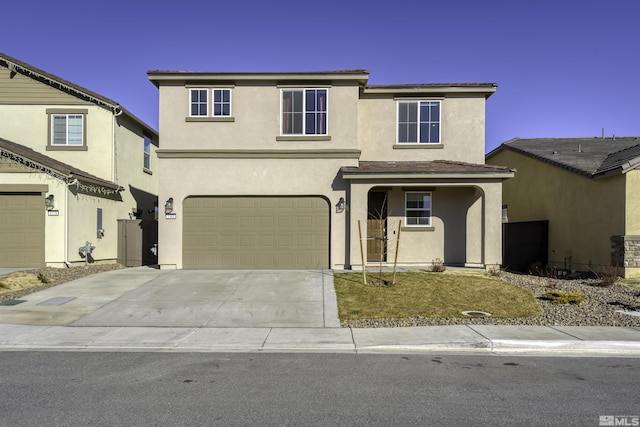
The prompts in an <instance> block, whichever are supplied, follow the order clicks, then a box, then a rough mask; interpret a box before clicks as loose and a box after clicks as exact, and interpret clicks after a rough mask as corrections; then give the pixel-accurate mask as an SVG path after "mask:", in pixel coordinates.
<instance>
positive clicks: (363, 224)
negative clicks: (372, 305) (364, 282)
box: [348, 181, 373, 270]
mask: <svg viewBox="0 0 640 427" xmlns="http://www.w3.org/2000/svg"><path fill="white" fill-rule="evenodd" d="M371 187H373V185H372V184H369V183H364V184H363V183H360V182H358V181H351V194H350V197H349V200H348V204H349V218H350V222H351V234H350V237H351V238H350V245H349V246H350V249H351V250H350V260H349V261H350V264H351V268H352V269H354V270H361V269H362V252H361V251H360V235H359V233H358V221H360V228H361V229H362V235H363V238H366V235H367V200H368V199H367V198H368V194H369V190H370V189H371ZM362 245H363V250H364V256H365V263H366V256H367V253H366V251H367V246H366V245H367V242H366V240H363V242H362Z"/></svg>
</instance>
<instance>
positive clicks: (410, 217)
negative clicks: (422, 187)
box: [405, 191, 431, 227]
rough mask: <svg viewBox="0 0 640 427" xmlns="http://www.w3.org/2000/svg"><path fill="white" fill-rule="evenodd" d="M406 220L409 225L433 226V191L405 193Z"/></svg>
mask: <svg viewBox="0 0 640 427" xmlns="http://www.w3.org/2000/svg"><path fill="white" fill-rule="evenodd" d="M405 220H406V224H407V225H408V226H427V227H429V226H431V192H430V191H427V192H424V191H420V192H418V191H415V192H414V191H408V192H406V193H405Z"/></svg>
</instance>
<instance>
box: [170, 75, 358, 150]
mask: <svg viewBox="0 0 640 427" xmlns="http://www.w3.org/2000/svg"><path fill="white" fill-rule="evenodd" d="M198 87H200V86H198ZM202 87H203V88H212V87H215V86H202ZM299 87H305V86H304V85H302V86H299ZM190 88H195V87H192V86H189V87H185V86H173V85H166V86H165V85H163V86H162V88H161V90H160V134H161V135H162V149H199V150H211V149H217V150H220V149H223V150H229V149H231V150H241V149H309V148H316V149H324V148H331V149H341V148H351V149H355V148H356V138H357V101H358V87H357V86H332V87H329V86H326V88H327V89H328V121H327V123H328V124H327V128H328V135H329V136H330V137H331V140H330V141H306V140H297V141H296V140H287V141H277V140H276V137H278V136H280V135H281V132H280V110H281V107H280V91H281V88H280V87H278V86H276V85H275V84H265V85H260V86H246V85H240V84H239V85H236V86H235V87H233V88H232V89H231V91H232V117H233V118H234V120H235V121H233V122H210V121H209V122H187V121H186V120H185V119H186V118H187V117H189V89H190ZM209 96H211V93H210V92H209Z"/></svg>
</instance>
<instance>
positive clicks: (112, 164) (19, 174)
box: [0, 53, 158, 267]
mask: <svg viewBox="0 0 640 427" xmlns="http://www.w3.org/2000/svg"><path fill="white" fill-rule="evenodd" d="M157 146H158V133H157V132H156V131H155V130H154V129H153V128H151V127H150V126H149V125H147V124H146V123H144V122H143V121H141V120H140V119H139V118H137V117H136V116H134V115H133V114H132V113H130V112H129V111H127V110H126V109H124V108H123V107H122V106H120V105H119V104H118V103H117V102H115V101H113V100H111V99H109V98H106V97H104V96H101V95H99V94H97V93H94V92H92V91H90V90H88V89H85V88H82V87H80V86H78V85H76V84H73V83H71V82H68V81H66V80H63V79H61V78H60V77H57V76H54V75H52V74H50V73H48V72H46V71H43V70H40V69H38V68H36V67H33V66H31V65H29V64H26V63H24V62H21V61H19V60H17V59H15V58H12V57H10V56H8V55H5V54H2V53H0V267H38V266H43V265H47V266H54V267H63V266H65V265H67V266H68V265H72V264H74V263H80V262H85V260H90V261H91V262H115V261H116V260H117V259H118V255H119V245H120V244H121V243H122V241H121V240H122V238H123V234H122V233H120V234H121V235H120V236H119V228H120V224H119V222H118V221H119V220H131V219H138V220H140V221H142V220H148V221H151V220H154V216H155V213H154V206H157V192H158V182H157V174H156V171H155V169H156V167H157V165H156V157H155V151H156V148H157ZM87 242H89V243H91V245H90V246H93V248H94V249H93V250H91V253H90V254H86V252H87V251H86V250H85V251H82V250H81V249H80V248H83V247H86V246H87V245H86V243H87ZM147 243H148V246H149V247H148V248H141V250H145V251H149V250H150V249H151V247H152V244H151V243H150V242H147ZM154 243H155V242H154ZM120 252H122V249H121V250H120ZM139 255H140V256H138V257H137V258H140V259H142V258H145V256H144V255H145V254H139ZM147 258H148V257H147Z"/></svg>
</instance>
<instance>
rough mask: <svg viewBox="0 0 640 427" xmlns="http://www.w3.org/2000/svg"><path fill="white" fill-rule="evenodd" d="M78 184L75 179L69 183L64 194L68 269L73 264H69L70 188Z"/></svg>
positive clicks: (65, 256) (65, 257)
mask: <svg viewBox="0 0 640 427" xmlns="http://www.w3.org/2000/svg"><path fill="white" fill-rule="evenodd" d="M76 184H78V180H77V179H74V180H73V181H71V182H68V183H67V189H66V191H65V192H64V203H65V215H64V216H65V222H64V265H66V266H67V268H69V267H71V263H70V262H69V221H70V218H69V216H70V215H69V193H70V190H69V187H71V186H72V185H76Z"/></svg>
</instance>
